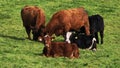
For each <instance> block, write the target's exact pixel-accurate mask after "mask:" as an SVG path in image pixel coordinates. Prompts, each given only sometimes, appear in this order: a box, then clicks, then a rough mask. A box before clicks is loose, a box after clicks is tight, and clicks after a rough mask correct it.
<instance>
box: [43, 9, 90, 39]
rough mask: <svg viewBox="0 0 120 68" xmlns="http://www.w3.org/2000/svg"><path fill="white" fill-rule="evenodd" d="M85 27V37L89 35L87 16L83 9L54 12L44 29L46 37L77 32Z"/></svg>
mask: <svg viewBox="0 0 120 68" xmlns="http://www.w3.org/2000/svg"><path fill="white" fill-rule="evenodd" d="M82 26H84V27H85V31H86V35H90V31H89V20H88V14H87V12H86V11H85V9H84V8H83V7H80V8H73V9H67V10H60V11H58V12H56V13H55V14H54V15H53V16H52V18H51V19H50V21H49V22H48V24H47V25H46V28H45V33H46V35H47V34H48V35H50V36H52V35H53V34H55V35H56V36H59V35H62V36H63V37H64V38H65V35H66V33H67V32H68V31H74V30H75V31H78V30H79V29H80V28H81V27H82Z"/></svg>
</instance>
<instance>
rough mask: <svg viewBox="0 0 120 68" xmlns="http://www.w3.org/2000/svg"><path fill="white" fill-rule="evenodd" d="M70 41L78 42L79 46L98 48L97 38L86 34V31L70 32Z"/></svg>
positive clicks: (67, 39)
mask: <svg viewBox="0 0 120 68" xmlns="http://www.w3.org/2000/svg"><path fill="white" fill-rule="evenodd" d="M66 41H67V42H68V43H76V44H77V46H78V47H79V48H82V49H86V48H88V49H91V50H96V48H97V47H96V39H95V37H93V36H92V35H89V36H86V35H85V34H84V33H79V34H77V33H72V32H68V33H67V36H66Z"/></svg>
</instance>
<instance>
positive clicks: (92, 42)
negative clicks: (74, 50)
mask: <svg viewBox="0 0 120 68" xmlns="http://www.w3.org/2000/svg"><path fill="white" fill-rule="evenodd" d="M94 41H96V39H95V38H93V39H92V44H91V46H90V47H89V48H88V49H89V50H90V49H91V48H92V47H93V44H94Z"/></svg>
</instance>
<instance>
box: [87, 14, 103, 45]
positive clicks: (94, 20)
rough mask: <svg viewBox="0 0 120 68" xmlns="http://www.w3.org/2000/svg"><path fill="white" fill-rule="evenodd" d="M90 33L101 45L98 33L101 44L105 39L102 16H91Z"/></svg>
mask: <svg viewBox="0 0 120 68" xmlns="http://www.w3.org/2000/svg"><path fill="white" fill-rule="evenodd" d="M89 23H90V33H91V34H92V35H94V36H95V38H96V42H97V43H99V38H98V32H100V37H101V44H103V37H104V20H103V17H102V16H100V15H98V14H97V15H92V16H89Z"/></svg>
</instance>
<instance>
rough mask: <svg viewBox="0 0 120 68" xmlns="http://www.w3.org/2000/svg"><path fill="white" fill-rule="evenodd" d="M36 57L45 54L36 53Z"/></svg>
mask: <svg viewBox="0 0 120 68" xmlns="http://www.w3.org/2000/svg"><path fill="white" fill-rule="evenodd" d="M34 55H37V56H44V55H43V53H34Z"/></svg>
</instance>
